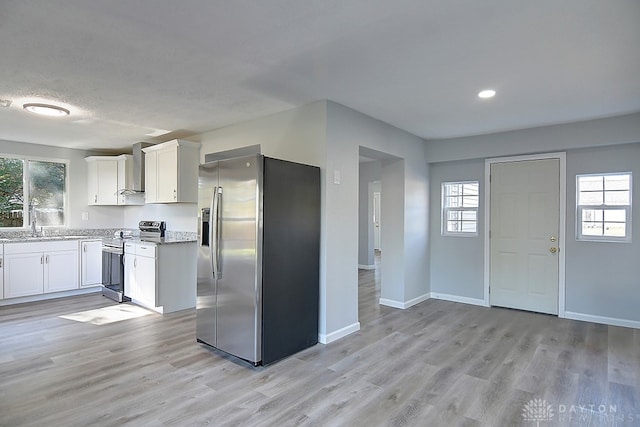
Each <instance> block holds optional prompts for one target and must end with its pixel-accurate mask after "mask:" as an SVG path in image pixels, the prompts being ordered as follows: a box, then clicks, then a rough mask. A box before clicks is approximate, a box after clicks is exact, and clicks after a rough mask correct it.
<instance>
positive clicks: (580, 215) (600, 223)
mask: <svg viewBox="0 0 640 427" xmlns="http://www.w3.org/2000/svg"><path fill="white" fill-rule="evenodd" d="M631 182H632V178H631V172H623V173H606V174H588V175H577V176H576V198H577V201H576V239H577V240H586V241H602V242H630V241H631Z"/></svg>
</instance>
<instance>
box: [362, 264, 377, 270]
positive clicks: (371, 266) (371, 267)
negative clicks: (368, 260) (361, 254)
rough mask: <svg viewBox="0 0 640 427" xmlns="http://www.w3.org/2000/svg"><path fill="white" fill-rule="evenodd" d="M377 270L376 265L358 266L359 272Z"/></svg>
mask: <svg viewBox="0 0 640 427" xmlns="http://www.w3.org/2000/svg"><path fill="white" fill-rule="evenodd" d="M375 269H376V265H375V264H373V265H364V264H358V270H375Z"/></svg>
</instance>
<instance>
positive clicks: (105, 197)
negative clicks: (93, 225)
mask: <svg viewBox="0 0 640 427" xmlns="http://www.w3.org/2000/svg"><path fill="white" fill-rule="evenodd" d="M85 160H86V161H87V171H88V176H87V182H88V188H89V194H88V196H89V199H88V203H89V205H140V204H143V200H142V198H141V197H136V196H135V195H133V196H127V195H124V194H120V193H121V192H122V190H126V189H129V188H131V187H132V183H133V156H132V155H130V154H122V155H120V156H90V157H86V158H85Z"/></svg>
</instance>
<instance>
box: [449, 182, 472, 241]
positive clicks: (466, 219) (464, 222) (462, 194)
mask: <svg viewBox="0 0 640 427" xmlns="http://www.w3.org/2000/svg"><path fill="white" fill-rule="evenodd" d="M479 191H480V183H479V182H478V181H459V182H443V183H442V235H443V236H477V235H478V201H479Z"/></svg>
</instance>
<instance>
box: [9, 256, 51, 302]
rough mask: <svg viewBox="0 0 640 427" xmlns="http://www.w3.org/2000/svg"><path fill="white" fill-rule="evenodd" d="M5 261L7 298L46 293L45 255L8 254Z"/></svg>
mask: <svg viewBox="0 0 640 427" xmlns="http://www.w3.org/2000/svg"><path fill="white" fill-rule="evenodd" d="M4 260H5V270H6V271H5V275H4V277H5V284H4V289H5V298H15V297H24V296H29V295H38V294H42V293H44V269H43V265H44V255H43V254H42V253H17V254H12V253H8V254H6V255H5V256H4Z"/></svg>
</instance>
